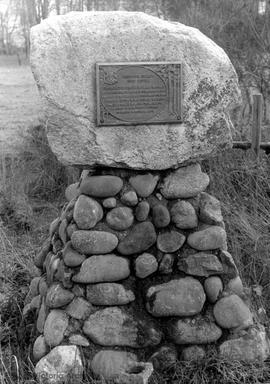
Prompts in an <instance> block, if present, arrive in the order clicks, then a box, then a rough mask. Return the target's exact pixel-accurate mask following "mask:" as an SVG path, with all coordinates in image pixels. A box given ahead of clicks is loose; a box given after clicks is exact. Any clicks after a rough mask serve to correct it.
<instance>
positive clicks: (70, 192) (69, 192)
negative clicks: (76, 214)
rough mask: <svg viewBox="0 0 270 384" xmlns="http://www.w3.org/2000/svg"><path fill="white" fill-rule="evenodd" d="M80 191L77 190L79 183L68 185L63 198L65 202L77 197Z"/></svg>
mask: <svg viewBox="0 0 270 384" xmlns="http://www.w3.org/2000/svg"><path fill="white" fill-rule="evenodd" d="M79 194H80V190H79V183H74V184H70V185H69V186H68V187H67V188H66V189H65V198H66V199H67V201H71V200H73V199H75V198H76V197H77V196H79Z"/></svg>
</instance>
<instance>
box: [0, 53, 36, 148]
mask: <svg viewBox="0 0 270 384" xmlns="http://www.w3.org/2000/svg"><path fill="white" fill-rule="evenodd" d="M0 88H1V92H0V148H1V154H2V155H4V154H6V153H12V154H14V152H15V151H18V149H19V148H18V147H21V140H22V138H23V137H24V135H25V134H26V133H27V130H28V129H29V127H33V126H35V125H38V123H39V116H40V113H41V102H40V98H39V94H38V89H37V86H36V84H35V81H34V78H33V75H32V72H31V70H30V67H29V65H27V64H25V63H23V65H21V66H19V65H18V62H17V58H16V56H11V57H7V56H0Z"/></svg>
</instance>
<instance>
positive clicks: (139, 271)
mask: <svg viewBox="0 0 270 384" xmlns="http://www.w3.org/2000/svg"><path fill="white" fill-rule="evenodd" d="M157 269H158V262H157V259H156V258H155V256H154V255H151V254H150V253H143V254H142V255H140V256H138V257H137V259H136V260H135V270H136V276H137V277H139V278H140V279H144V278H145V277H147V276H149V275H152V273H154V272H156V271H157Z"/></svg>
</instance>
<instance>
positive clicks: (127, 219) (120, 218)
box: [106, 207, 134, 231]
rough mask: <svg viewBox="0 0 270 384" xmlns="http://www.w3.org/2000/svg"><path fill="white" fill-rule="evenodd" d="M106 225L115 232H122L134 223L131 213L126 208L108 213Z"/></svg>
mask: <svg viewBox="0 0 270 384" xmlns="http://www.w3.org/2000/svg"><path fill="white" fill-rule="evenodd" d="M106 221H107V224H108V225H109V226H110V227H111V228H112V229H115V230H116V231H124V230H126V229H128V228H129V227H131V225H132V224H133V221H134V216H133V211H132V209H131V208H128V207H118V208H114V209H112V210H111V211H110V212H108V214H107V216H106Z"/></svg>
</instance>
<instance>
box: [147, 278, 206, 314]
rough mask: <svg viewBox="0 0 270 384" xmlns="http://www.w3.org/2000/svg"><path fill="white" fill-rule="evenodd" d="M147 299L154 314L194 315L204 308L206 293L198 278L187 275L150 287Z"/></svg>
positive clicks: (148, 306)
mask: <svg viewBox="0 0 270 384" xmlns="http://www.w3.org/2000/svg"><path fill="white" fill-rule="evenodd" d="M146 299H147V304H146V308H147V310H148V312H149V313H151V314H152V315H153V316H157V317H163V316H192V315H196V314H197V313H199V312H200V311H201V310H202V308H203V305H204V303H205V293H204V289H203V287H202V285H201V283H200V282H199V281H198V280H196V279H193V278H192V277H185V278H182V279H179V280H171V281H169V282H168V283H164V284H160V285H156V286H153V287H151V288H149V289H148V291H147V294H146Z"/></svg>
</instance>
